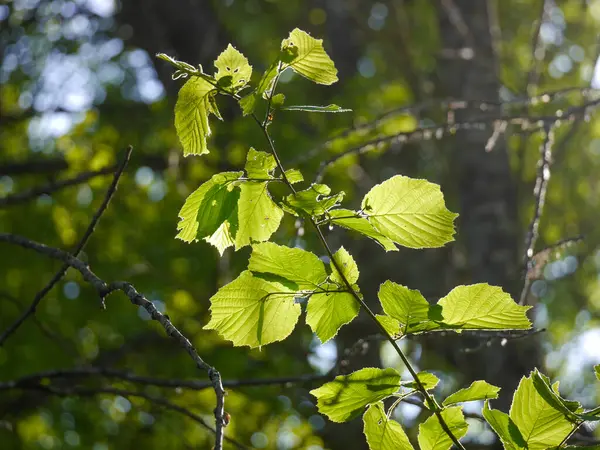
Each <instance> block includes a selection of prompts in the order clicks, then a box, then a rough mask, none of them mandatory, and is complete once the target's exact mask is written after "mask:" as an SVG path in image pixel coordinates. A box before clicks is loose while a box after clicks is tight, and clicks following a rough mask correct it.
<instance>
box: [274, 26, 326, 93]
mask: <svg viewBox="0 0 600 450" xmlns="http://www.w3.org/2000/svg"><path fill="white" fill-rule="evenodd" d="M281 60H282V62H283V65H282V70H283V69H285V68H287V67H291V68H292V69H293V70H294V72H296V73H298V74H299V75H302V76H303V77H306V78H308V79H309V80H311V81H314V82H315V83H319V84H333V83H335V82H336V81H337V80H338V77H337V69H336V68H335V64H334V63H333V61H332V60H331V58H329V56H328V55H327V53H326V52H325V49H324V48H323V40H322V39H315V38H313V37H311V36H310V35H309V34H308V33H306V32H305V31H302V30H300V29H298V28H296V29H294V30H293V31H292V32H291V33H290V35H289V37H288V38H287V39H284V40H283V41H282V42H281Z"/></svg>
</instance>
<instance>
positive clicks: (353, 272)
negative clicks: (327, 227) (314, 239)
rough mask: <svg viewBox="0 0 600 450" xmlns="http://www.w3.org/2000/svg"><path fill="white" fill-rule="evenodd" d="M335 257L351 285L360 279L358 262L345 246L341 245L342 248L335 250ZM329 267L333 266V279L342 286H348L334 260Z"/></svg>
mask: <svg viewBox="0 0 600 450" xmlns="http://www.w3.org/2000/svg"><path fill="white" fill-rule="evenodd" d="M333 259H334V260H335V261H336V262H337V264H338V266H340V268H341V269H342V275H343V276H344V277H345V278H346V279H347V280H348V282H349V283H350V285H353V284H354V283H356V282H357V281H358V267H357V265H356V262H354V259H353V258H352V256H350V253H348V251H347V250H346V249H345V248H344V247H340V249H339V250H338V251H337V252H335V254H334V255H333ZM329 267H331V280H332V281H333V282H334V283H337V284H339V285H340V286H342V287H345V286H346V283H344V281H343V280H342V276H341V275H340V273H339V272H338V270H337V269H336V268H335V264H333V262H331V263H329Z"/></svg>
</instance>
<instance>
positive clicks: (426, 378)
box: [402, 372, 440, 390]
mask: <svg viewBox="0 0 600 450" xmlns="http://www.w3.org/2000/svg"><path fill="white" fill-rule="evenodd" d="M417 377H418V378H419V381H420V382H421V384H422V385H423V387H424V388H425V389H427V390H429V389H433V388H435V387H436V386H437V385H438V383H439V382H440V379H439V378H438V377H436V376H435V375H434V374H432V373H430V372H419V373H418V374H417ZM402 386H404V387H408V388H411V389H418V388H419V387H418V385H417V382H416V381H408V382H403V383H402Z"/></svg>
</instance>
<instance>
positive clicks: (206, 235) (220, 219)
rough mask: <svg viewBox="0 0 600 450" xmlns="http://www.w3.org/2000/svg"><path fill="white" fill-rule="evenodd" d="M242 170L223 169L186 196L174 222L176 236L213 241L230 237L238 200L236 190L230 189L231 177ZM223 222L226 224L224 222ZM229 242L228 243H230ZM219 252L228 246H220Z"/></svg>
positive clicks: (241, 173) (235, 219)
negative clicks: (177, 220) (177, 218)
mask: <svg viewBox="0 0 600 450" xmlns="http://www.w3.org/2000/svg"><path fill="white" fill-rule="evenodd" d="M241 175H243V172H223V173H219V174H216V175H213V177H212V178H211V179H210V180H208V181H207V182H206V183H204V184H202V185H201V186H200V187H199V188H198V189H196V190H195V191H194V192H192V194H190V196H189V197H188V198H187V199H186V200H185V203H184V204H183V207H182V208H181V211H179V217H180V219H181V220H180V221H179V223H178V224H177V230H178V231H179V234H177V238H178V239H181V240H182V241H185V242H192V241H194V240H195V239H197V238H200V239H206V240H207V241H208V242H210V243H211V244H213V245H216V244H217V242H227V240H228V239H229V241H231V239H230V237H231V236H230V232H231V231H232V230H231V227H232V226H233V227H234V228H236V227H237V202H238V197H239V191H237V190H233V187H234V183H233V182H234V181H235V180H237V179H238V178H239V177H240V176H241ZM224 224H226V225H224ZM229 245H231V243H230V244H229ZM216 246H217V248H219V251H220V252H221V254H222V253H223V250H224V248H226V247H227V246H225V247H223V246H219V245H216Z"/></svg>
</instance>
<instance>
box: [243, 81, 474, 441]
mask: <svg viewBox="0 0 600 450" xmlns="http://www.w3.org/2000/svg"><path fill="white" fill-rule="evenodd" d="M274 91H275V86H273V90H272V91H271V95H270V97H271V96H272V95H273V92H274ZM268 113H269V110H267V114H268ZM252 117H253V118H254V120H255V121H256V123H257V124H258V125H259V126H260V128H261V130H262V132H263V134H264V136H265V138H266V139H267V142H268V143H269V147H270V149H271V153H272V155H273V157H274V158H275V162H276V163H277V167H278V168H279V170H280V171H281V174H282V175H281V176H282V178H283V181H284V182H285V184H286V185H287V186H288V188H289V189H290V190H291V191H292V193H293V194H296V189H295V188H294V186H293V185H292V183H290V182H289V180H288V179H287V177H286V175H285V168H284V167H283V164H282V163H281V160H280V158H279V155H278V154H277V150H276V149H275V145H274V143H273V139H271V135H270V134H269V131H268V130H267V123H266V122H265V123H261V121H260V120H259V119H258V117H256V115H255V114H252ZM308 219H309V221H310V223H311V224H312V225H313V227H314V228H315V230H316V232H317V235H318V237H319V240H320V241H321V244H322V245H323V247H324V248H325V251H326V252H327V255H328V256H329V259H330V261H331V263H332V264H333V265H334V267H335V268H336V270H337V271H338V273H339V274H340V276H341V278H342V280H343V282H344V284H345V285H346V287H347V289H348V292H349V293H350V294H352V296H353V297H354V299H355V300H356V301H357V302H358V303H359V304H360V306H362V307H363V309H364V310H365V311H366V312H367V314H368V315H369V317H371V319H372V320H373V321H374V322H375V323H376V324H377V326H378V327H379V329H380V331H381V332H382V333H383V335H384V337H385V339H386V340H387V341H388V342H389V343H390V344H392V347H393V348H394V350H395V351H396V353H397V354H398V356H399V357H400V359H401V360H402V363H403V364H404V365H405V366H406V368H407V369H408V371H409V372H410V375H411V376H412V377H413V379H414V380H415V384H416V385H417V390H418V391H419V392H420V393H421V394H422V395H423V398H424V399H425V402H426V404H427V406H428V408H429V409H431V410H432V411H433V413H434V414H435V415H436V417H437V418H438V421H439V422H440V426H441V427H442V429H443V430H444V432H445V433H446V434H447V435H448V437H450V439H451V440H452V442H453V443H454V445H456V446H457V447H458V448H459V449H460V450H465V448H464V446H463V445H462V444H461V443H460V441H459V440H458V439H457V438H456V436H454V434H453V433H452V431H451V430H450V428H449V427H448V424H447V423H446V421H445V420H444V418H443V417H442V413H441V411H442V408H441V407H440V405H438V403H437V402H436V400H435V398H433V397H432V396H431V395H430V394H429V392H427V389H425V386H424V385H423V383H422V382H421V380H420V379H419V377H418V376H417V372H416V371H415V369H414V368H413V367H412V365H411V363H410V361H409V360H408V358H407V357H406V355H405V354H404V352H403V351H402V350H401V349H400V347H399V346H398V344H397V343H396V340H395V339H394V338H393V337H392V336H391V335H390V334H389V333H388V332H387V330H386V329H385V327H384V326H383V325H382V324H381V323H380V322H379V320H377V316H376V315H375V313H374V312H373V311H372V310H371V308H369V306H368V305H367V304H366V303H365V301H364V300H363V299H362V298H361V297H360V295H359V294H358V292H356V291H355V290H354V288H353V287H352V284H351V283H350V282H349V281H348V279H347V278H346V276H345V275H344V272H343V270H342V267H341V266H340V264H339V263H338V262H337V260H336V259H335V258H334V255H333V252H332V251H331V248H330V247H329V244H328V243H327V240H326V239H325V236H324V235H323V232H322V231H321V228H320V227H319V225H318V224H317V222H316V221H315V219H314V218H313V217H312V216H309V217H308Z"/></svg>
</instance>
